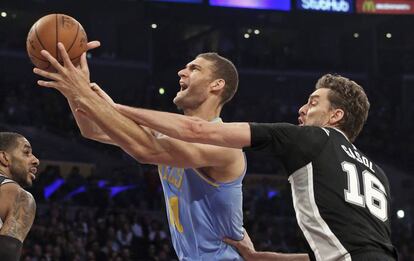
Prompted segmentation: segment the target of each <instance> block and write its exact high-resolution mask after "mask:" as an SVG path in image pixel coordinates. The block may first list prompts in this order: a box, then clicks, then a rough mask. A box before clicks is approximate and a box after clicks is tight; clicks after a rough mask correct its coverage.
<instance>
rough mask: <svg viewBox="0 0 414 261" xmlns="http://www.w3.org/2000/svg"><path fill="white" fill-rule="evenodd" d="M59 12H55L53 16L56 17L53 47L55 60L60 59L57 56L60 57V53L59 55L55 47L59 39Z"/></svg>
mask: <svg viewBox="0 0 414 261" xmlns="http://www.w3.org/2000/svg"><path fill="white" fill-rule="evenodd" d="M58 16H59V14H55V17H56V23H55V26H56V41H55V44H56V46H55V48H56V56H55V57H56V60H58V61H59V60H60V59H59V57H60V55H59V52H58V47H57V43H58V41H59V17H58Z"/></svg>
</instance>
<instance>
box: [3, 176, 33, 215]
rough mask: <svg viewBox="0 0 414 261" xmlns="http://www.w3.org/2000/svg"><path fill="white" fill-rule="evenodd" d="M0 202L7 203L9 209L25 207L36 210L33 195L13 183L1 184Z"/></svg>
mask: <svg viewBox="0 0 414 261" xmlns="http://www.w3.org/2000/svg"><path fill="white" fill-rule="evenodd" d="M0 197H1V199H2V202H7V203H6V205H8V207H9V208H16V207H17V208H18V207H27V208H28V209H33V210H34V211H35V210H36V201H35V199H34V197H33V195H32V194H31V193H30V192H28V191H26V190H24V189H23V188H22V187H20V186H19V185H18V184H17V183H15V182H10V183H6V184H3V185H2V186H1V189H0Z"/></svg>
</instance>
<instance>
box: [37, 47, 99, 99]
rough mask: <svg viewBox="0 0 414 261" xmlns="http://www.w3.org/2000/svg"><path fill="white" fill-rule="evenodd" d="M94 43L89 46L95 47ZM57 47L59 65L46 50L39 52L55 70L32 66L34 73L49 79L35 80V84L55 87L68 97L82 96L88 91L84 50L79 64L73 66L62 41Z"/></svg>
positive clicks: (88, 84)
mask: <svg viewBox="0 0 414 261" xmlns="http://www.w3.org/2000/svg"><path fill="white" fill-rule="evenodd" d="M95 45H96V43H95V44H93V45H92V46H91V47H93V48H96V47H94V46H95ZM58 49H59V52H60V54H61V57H62V60H63V65H61V64H60V63H59V62H58V61H57V60H56V59H55V58H54V57H53V56H52V55H51V54H50V53H49V52H48V51H46V50H42V51H41V54H42V55H43V56H44V57H45V58H46V59H47V60H48V61H49V62H50V64H51V65H52V66H53V67H54V68H55V70H56V72H47V71H45V70H42V69H39V68H34V69H33V72H34V73H35V74H37V75H40V76H42V77H44V78H47V79H49V80H50V81H44V80H39V81H37V84H38V85H40V86H43V87H48V88H55V89H57V90H58V91H60V92H61V93H62V94H63V95H64V96H65V97H66V98H68V99H73V98H75V97H79V96H82V95H83V94H85V92H88V91H89V92H90V87H89V86H90V80H89V68H88V63H87V61H86V52H85V53H83V54H82V56H81V58H80V65H79V66H78V67H75V66H74V65H73V63H72V61H71V60H70V58H69V55H68V53H67V52H66V49H65V47H64V46H63V44H62V43H58Z"/></svg>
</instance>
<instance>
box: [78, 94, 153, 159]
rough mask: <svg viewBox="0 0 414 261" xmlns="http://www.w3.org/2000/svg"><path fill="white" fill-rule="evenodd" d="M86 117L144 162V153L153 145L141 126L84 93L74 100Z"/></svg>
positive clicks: (94, 97)
mask: <svg viewBox="0 0 414 261" xmlns="http://www.w3.org/2000/svg"><path fill="white" fill-rule="evenodd" d="M76 102H77V103H78V104H79V107H80V108H81V109H82V110H84V111H85V112H86V114H87V115H88V117H90V118H91V120H92V121H93V122H94V123H96V125H97V126H98V127H99V128H100V129H101V130H102V131H103V132H104V133H105V134H106V135H107V136H108V137H109V138H110V139H111V140H112V141H113V143H115V144H117V145H118V146H120V147H121V148H122V149H124V150H125V151H126V152H127V153H128V154H130V155H131V156H132V157H134V158H136V159H137V160H138V161H141V162H144V161H145V159H144V158H143V157H145V155H147V154H149V153H151V151H150V150H149V148H152V147H153V144H151V140H152V138H153V137H151V136H150V134H149V133H148V132H146V131H145V130H144V129H143V128H142V127H141V126H139V125H137V124H136V123H135V122H134V121H132V120H131V119H129V118H127V117H125V116H124V115H122V114H121V113H119V112H118V111H117V110H116V109H115V108H113V107H112V106H111V105H110V104H109V103H107V102H103V101H102V99H101V98H99V97H98V96H96V95H94V94H92V95H84V96H82V97H80V98H78V99H77V101H76Z"/></svg>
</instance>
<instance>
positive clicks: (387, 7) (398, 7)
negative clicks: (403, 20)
mask: <svg viewBox="0 0 414 261" xmlns="http://www.w3.org/2000/svg"><path fill="white" fill-rule="evenodd" d="M356 5H357V12H358V13H366V14H414V0H357V1H356Z"/></svg>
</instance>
